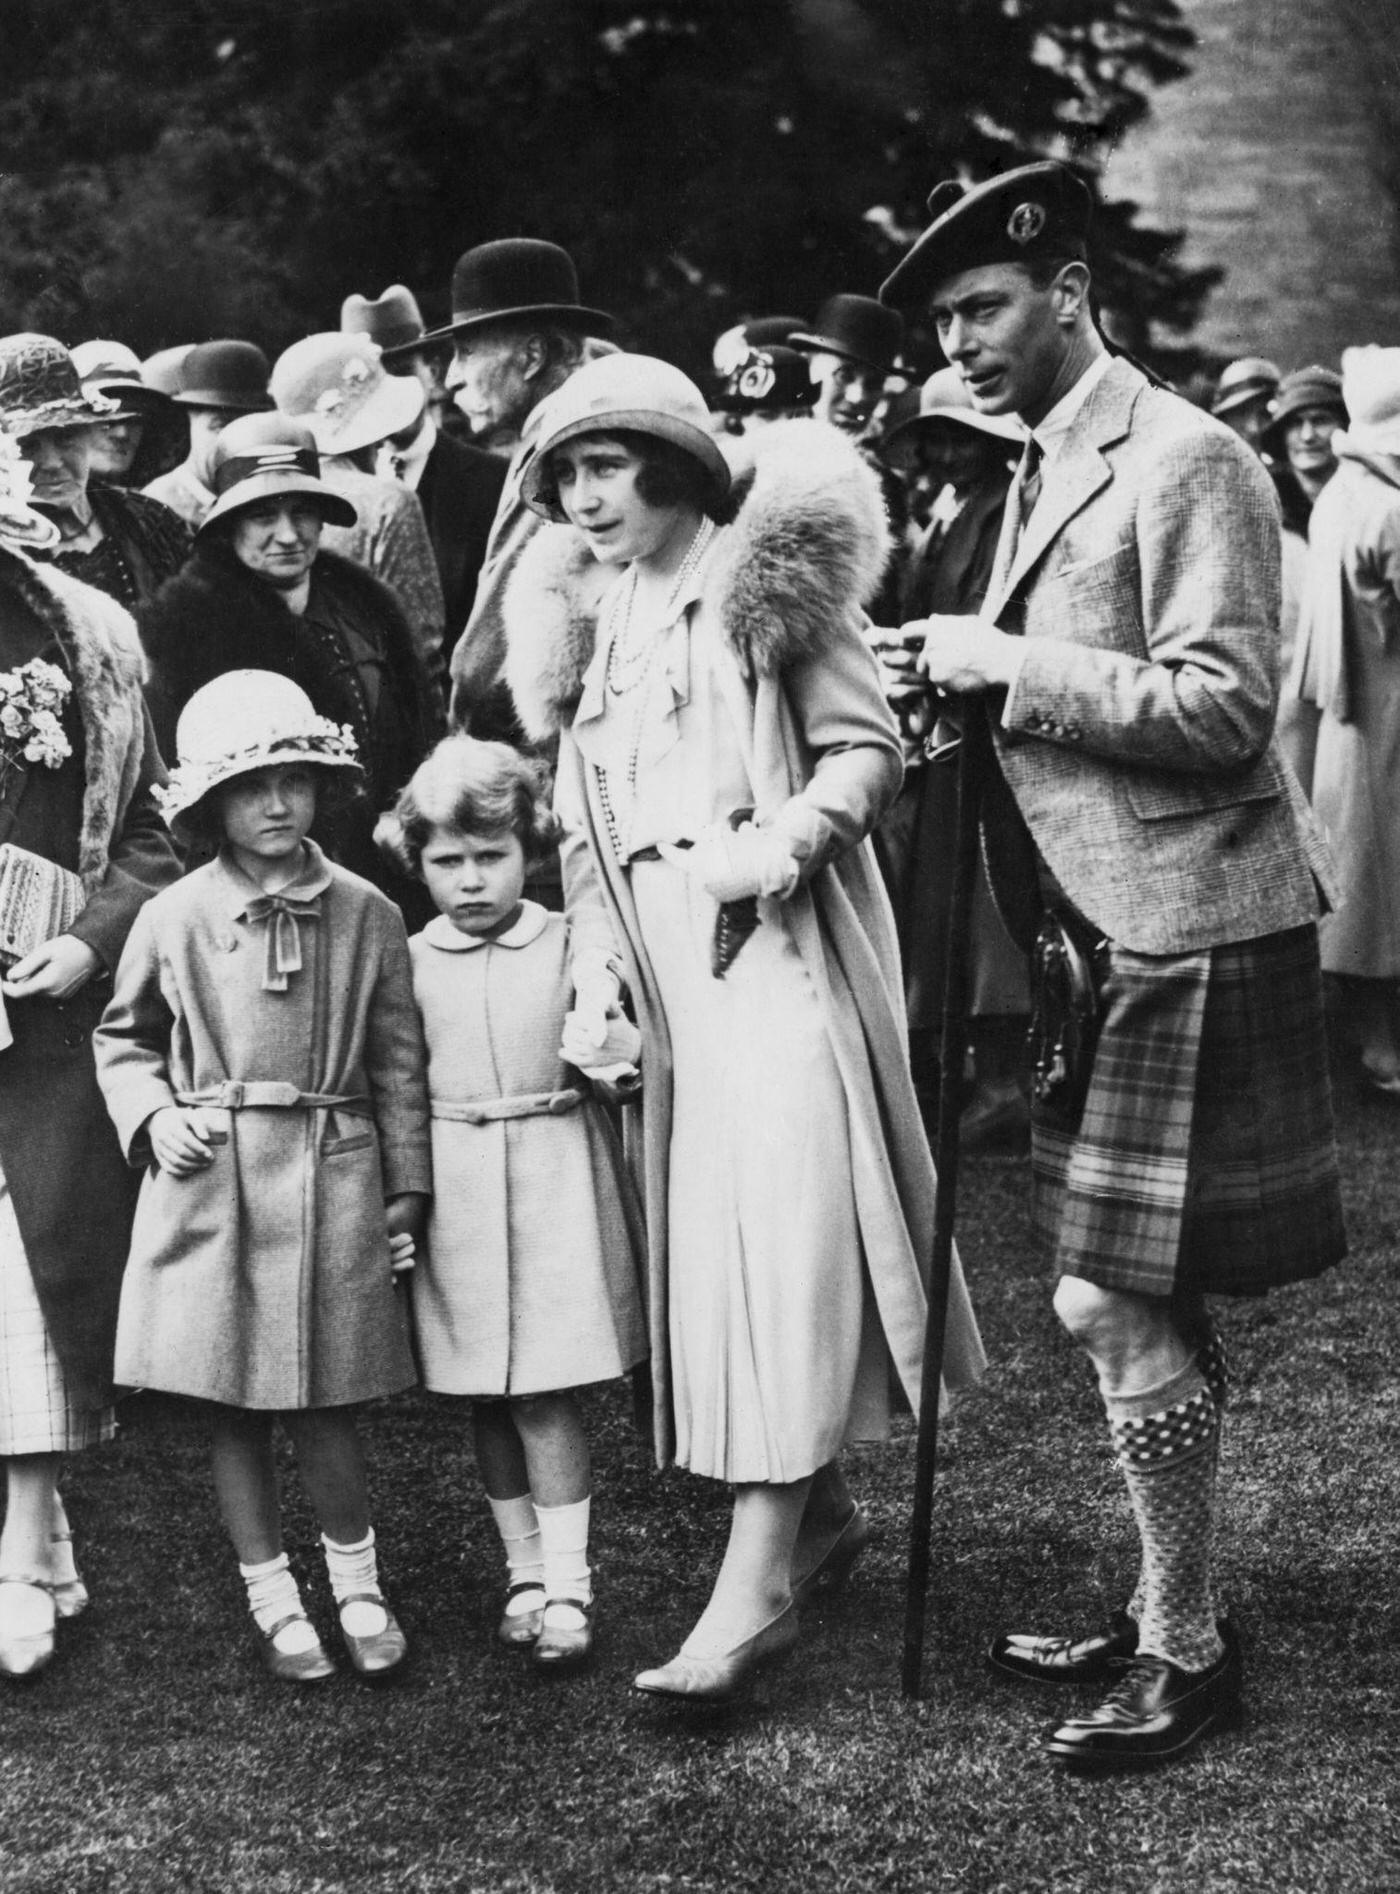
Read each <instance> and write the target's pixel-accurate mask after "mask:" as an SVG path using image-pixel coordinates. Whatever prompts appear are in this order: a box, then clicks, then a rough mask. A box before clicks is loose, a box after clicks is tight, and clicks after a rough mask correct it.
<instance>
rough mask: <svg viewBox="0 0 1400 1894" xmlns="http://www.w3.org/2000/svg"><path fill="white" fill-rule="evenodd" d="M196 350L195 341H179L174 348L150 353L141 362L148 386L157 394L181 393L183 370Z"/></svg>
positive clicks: (144, 378) (143, 379) (143, 375)
mask: <svg viewBox="0 0 1400 1894" xmlns="http://www.w3.org/2000/svg"><path fill="white" fill-rule="evenodd" d="M194 350H195V345H194V343H193V342H177V343H176V344H175V346H174V348H169V349H157V350H156V352H155V354H154V355H148V356H147V357H146V359H145V361H144V362H142V364H141V379H142V381H143V382H144V383H145V384H146V386H147V387H148V388H154V389H155V390H156V392H157V394H162V395H171V396H174V395H177V394H179V392H180V375H181V371H182V370H183V368H184V366H185V363H186V362H187V361H188V360H189V358H190V356H191V355H193V354H194Z"/></svg>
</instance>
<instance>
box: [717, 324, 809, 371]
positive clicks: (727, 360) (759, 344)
mask: <svg viewBox="0 0 1400 1894" xmlns="http://www.w3.org/2000/svg"><path fill="white" fill-rule="evenodd" d="M806 327H807V324H806V323H805V322H804V321H803V319H802V317H801V316H752V317H749V318H747V319H746V320H745V321H743V322H736V323H734V324H733V325H732V326H731V327H730V328H728V329H724V330H722V331H721V332H720V334H719V335H717V336H716V337H715V345H714V348H713V349H712V350H711V354H710V359H711V361H712V362H713V363H714V369H715V373H716V374H717V375H719V376H721V377H723V376H726V375H731V374H733V372H734V370H735V369H736V368H737V367H738V366H739V364H740V363H741V362H742V361H743V360H744V358H745V356H746V355H747V354H748V353H749V351H750V349H771V348H773V347H775V346H776V347H778V348H786V347H787V346H788V343H789V340H790V339H791V337H793V336H794V335H796V333H797V331H798V330H799V329H805V328H806Z"/></svg>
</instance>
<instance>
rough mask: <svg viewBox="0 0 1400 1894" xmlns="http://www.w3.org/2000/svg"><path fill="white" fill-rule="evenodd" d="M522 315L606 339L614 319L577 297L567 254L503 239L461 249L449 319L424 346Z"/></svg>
mask: <svg viewBox="0 0 1400 1894" xmlns="http://www.w3.org/2000/svg"><path fill="white" fill-rule="evenodd" d="M523 316H538V317H540V319H541V320H542V321H548V322H558V323H563V324H565V325H566V326H567V327H569V328H571V329H581V330H583V332H584V333H585V334H587V335H598V334H601V335H607V334H608V333H609V332H610V330H611V329H612V326H613V319H612V317H611V316H609V315H605V314H604V312H603V311H602V310H601V309H590V308H588V307H587V305H586V304H584V303H581V302H580V301H579V298H578V271H577V270H576V269H575V268H574V260H573V258H572V257H571V256H570V255H569V253H568V251H567V250H561V249H560V248H559V245H558V244H557V243H543V242H541V241H540V240H539V238H537V237H502V238H500V239H499V240H498V241H496V242H495V243H479V244H478V245H477V246H476V248H475V249H474V250H465V251H463V253H462V255H461V256H459V257H458V259H457V266H456V268H455V269H454V270H453V272H452V320H451V322H449V323H447V324H446V325H445V327H443V328H441V329H432V330H430V331H429V332H428V334H427V335H425V336H423V337H422V341H423V342H425V343H426V342H443V341H446V340H447V339H448V338H449V337H450V336H454V335H458V334H460V333H461V331H462V330H464V329H475V328H479V327H480V326H481V325H482V324H483V323H487V322H511V321H515V320H516V319H518V318H520V317H523Z"/></svg>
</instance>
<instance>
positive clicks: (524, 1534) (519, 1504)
mask: <svg viewBox="0 0 1400 1894" xmlns="http://www.w3.org/2000/svg"><path fill="white" fill-rule="evenodd" d="M486 1500H487V1504H488V1505H489V1506H490V1508H491V1516H492V1518H493V1519H494V1520H495V1522H496V1530H497V1532H499V1533H500V1535H501V1544H502V1546H503V1547H504V1548H505V1555H506V1584H507V1586H508V1587H510V1586H515V1585H533V1586H534V1587H535V1589H536V1591H537V1592H541V1593H542V1592H543V1591H544V1565H543V1562H542V1561H541V1558H540V1526H539V1520H538V1519H537V1518H536V1517H535V1502H534V1500H533V1499H532V1498H531V1497H530V1495H529V1494H528V1493H520V1494H518V1495H517V1496H516V1498H514V1499H492V1498H491V1495H490V1494H489V1493H488V1494H487V1496H486ZM539 1608H540V1599H539V1598H538V1597H535V1596H532V1595H531V1593H529V1592H517V1593H516V1595H515V1597H514V1598H512V1599H510V1600H509V1601H508V1603H507V1605H506V1616H507V1617H510V1618H515V1617H523V1616H524V1614H525V1613H526V1612H527V1611H538V1610H539Z"/></svg>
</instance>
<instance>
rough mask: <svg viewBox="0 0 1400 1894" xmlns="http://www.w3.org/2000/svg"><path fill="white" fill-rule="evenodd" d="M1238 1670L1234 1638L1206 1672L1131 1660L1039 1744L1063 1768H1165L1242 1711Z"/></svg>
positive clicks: (1228, 1639)
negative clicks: (1086, 1707)
mask: <svg viewBox="0 0 1400 1894" xmlns="http://www.w3.org/2000/svg"><path fill="white" fill-rule="evenodd" d="M1242 1680H1243V1666H1242V1664H1241V1661H1240V1647H1239V1644H1238V1642H1237V1641H1236V1639H1235V1637H1234V1635H1233V1633H1232V1632H1231V1631H1230V1630H1229V1629H1228V1627H1227V1629H1226V1632H1225V1649H1224V1650H1223V1651H1222V1652H1221V1654H1220V1656H1219V1657H1218V1658H1217V1659H1216V1661H1215V1662H1214V1663H1213V1664H1212V1665H1211V1666H1210V1667H1209V1668H1208V1669H1207V1670H1200V1671H1193V1670H1182V1669H1181V1668H1180V1666H1179V1665H1176V1664H1173V1663H1172V1662H1170V1660H1169V1659H1167V1658H1165V1657H1146V1656H1144V1657H1135V1658H1134V1659H1133V1660H1132V1662H1131V1663H1130V1664H1129V1665H1128V1668H1127V1669H1126V1670H1125V1671H1124V1673H1123V1675H1122V1676H1121V1677H1120V1678H1119V1680H1118V1682H1117V1683H1116V1684H1114V1686H1113V1687H1112V1689H1111V1690H1110V1691H1109V1692H1108V1695H1107V1696H1106V1697H1105V1698H1104V1699H1103V1701H1102V1702H1101V1703H1100V1704H1098V1705H1097V1706H1096V1707H1095V1708H1094V1709H1093V1710H1091V1711H1090V1712H1089V1713H1088V1714H1087V1715H1086V1716H1080V1717H1072V1718H1071V1719H1070V1721H1069V1722H1068V1723H1062V1724H1061V1725H1060V1727H1059V1729H1057V1730H1055V1731H1054V1732H1053V1733H1052V1734H1051V1735H1050V1736H1048V1737H1047V1738H1046V1739H1045V1748H1046V1750H1047V1751H1048V1752H1049V1754H1050V1755H1051V1756H1053V1757H1054V1758H1055V1760H1056V1761H1057V1762H1060V1763H1063V1764H1064V1765H1065V1767H1066V1768H1067V1769H1072V1770H1078V1771H1081V1772H1090V1771H1107V1770H1110V1769H1151V1768H1154V1767H1155V1766H1156V1765H1157V1764H1158V1763H1164V1762H1171V1761H1172V1760H1173V1758H1174V1757H1177V1756H1180V1755H1181V1754H1182V1753H1183V1752H1184V1751H1185V1750H1188V1749H1190V1747H1191V1745H1192V1744H1193V1743H1196V1742H1198V1741H1199V1740H1200V1738H1201V1737H1203V1736H1205V1735H1206V1734H1207V1733H1208V1732H1209V1731H1210V1730H1213V1729H1218V1728H1221V1727H1222V1726H1224V1725H1227V1724H1229V1723H1232V1722H1234V1721H1235V1720H1236V1719H1237V1717H1238V1715H1239V1711H1240V1703H1241V1685H1242Z"/></svg>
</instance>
